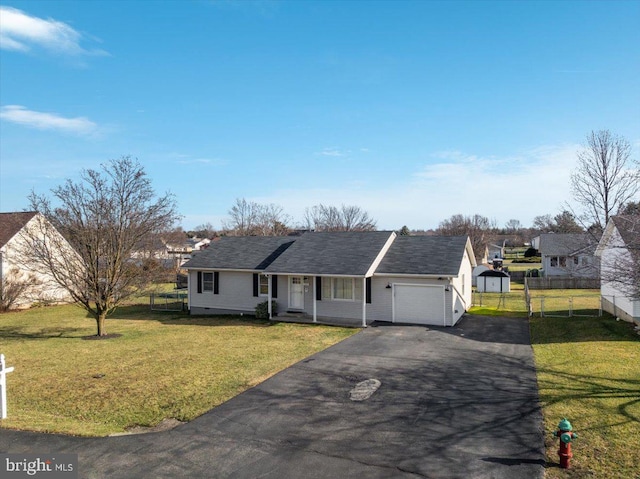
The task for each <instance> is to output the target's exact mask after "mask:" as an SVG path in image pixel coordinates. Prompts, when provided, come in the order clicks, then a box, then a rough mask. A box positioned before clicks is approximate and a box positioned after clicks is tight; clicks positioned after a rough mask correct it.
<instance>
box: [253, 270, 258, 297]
mask: <svg viewBox="0 0 640 479" xmlns="http://www.w3.org/2000/svg"><path fill="white" fill-rule="evenodd" d="M259 289H260V279H259V278H258V273H253V295H254V296H258V293H259Z"/></svg>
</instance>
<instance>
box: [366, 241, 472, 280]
mask: <svg viewBox="0 0 640 479" xmlns="http://www.w3.org/2000/svg"><path fill="white" fill-rule="evenodd" d="M466 245H467V237H466V236H398V237H397V238H396V240H395V241H394V242H393V244H392V245H391V248H389V251H388V252H387V254H386V255H385V257H384V259H383V260H382V261H381V263H380V265H379V266H378V268H377V269H376V271H375V272H376V274H394V273H395V274H421V275H443V276H456V275H457V274H458V272H459V271H460V265H461V263H462V258H463V255H464V251H465V248H466Z"/></svg>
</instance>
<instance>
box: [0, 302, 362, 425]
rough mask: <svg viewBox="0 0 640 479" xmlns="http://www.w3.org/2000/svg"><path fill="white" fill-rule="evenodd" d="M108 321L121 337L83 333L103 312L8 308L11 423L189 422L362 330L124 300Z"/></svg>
mask: <svg viewBox="0 0 640 479" xmlns="http://www.w3.org/2000/svg"><path fill="white" fill-rule="evenodd" d="M106 330H107V332H108V333H109V334H120V335H121V336H120V337H117V338H112V339H106V340H105V339H102V340H87V339H83V338H84V337H86V336H91V335H94V334H95V331H96V326H95V321H94V320H93V319H91V318H88V317H87V316H86V313H85V312H84V311H82V310H81V309H79V308H77V307H75V306H55V307H48V308H36V309H31V310H28V311H21V312H12V313H5V314H0V353H2V354H4V355H5V356H6V360H7V366H14V367H15V371H14V372H12V373H10V374H9V375H8V376H7V378H8V380H7V382H8V412H9V414H8V418H7V419H5V420H2V422H1V425H2V427H6V428H13V429H28V430H33V431H47V432H60V433H66V434H74V435H83V436H103V435H108V434H111V433H117V432H123V431H125V430H126V429H127V428H129V427H132V426H137V425H142V426H154V425H156V424H158V423H159V422H161V421H162V420H163V419H166V418H176V419H178V420H180V421H189V420H191V419H193V418H195V417H197V416H199V415H201V414H203V413H205V412H206V411H208V410H209V409H211V408H213V407H215V406H217V405H219V404H221V403H222V402H224V401H226V400H228V399H230V398H232V397H233V396H235V395H237V394H239V393H241V392H242V391H244V390H246V389H248V388H250V387H253V386H255V385H256V384H258V383H260V382H262V381H264V380H265V379H266V378H268V377H270V376H272V375H273V374H275V373H277V372H278V371H281V370H282V369H284V368H286V367H288V366H290V365H292V364H294V363H296V362H298V361H299V360H301V359H303V358H305V357H307V356H309V355H311V354H313V353H316V352H318V351H321V350H323V349H325V348H327V347H328V346H331V345H332V344H335V343H337V342H339V341H341V340H343V339H345V338H346V337H348V336H350V335H352V334H354V333H356V332H357V330H356V329H348V328H337V327H327V326H315V325H300V324H290V323H271V322H269V321H260V320H256V319H253V318H252V317H244V318H241V317H189V316H187V315H185V314H181V313H159V312H152V311H149V307H148V306H129V307H124V308H122V309H120V310H119V311H118V312H117V313H116V314H115V315H114V316H113V317H111V318H109V319H107V322H106Z"/></svg>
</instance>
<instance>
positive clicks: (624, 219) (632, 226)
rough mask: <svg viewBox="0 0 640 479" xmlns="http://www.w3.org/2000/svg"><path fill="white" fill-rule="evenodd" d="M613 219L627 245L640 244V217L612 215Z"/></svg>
mask: <svg viewBox="0 0 640 479" xmlns="http://www.w3.org/2000/svg"><path fill="white" fill-rule="evenodd" d="M611 220H612V221H613V224H614V225H616V229H617V230H618V232H619V233H620V236H622V239H623V240H624V242H625V244H626V245H627V246H635V248H638V246H639V245H640V217H638V216H629V215H617V216H612V217H611Z"/></svg>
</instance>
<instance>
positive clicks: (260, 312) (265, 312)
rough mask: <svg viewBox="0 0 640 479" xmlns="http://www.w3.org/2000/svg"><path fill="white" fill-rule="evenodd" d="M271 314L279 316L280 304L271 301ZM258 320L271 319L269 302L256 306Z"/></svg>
mask: <svg viewBox="0 0 640 479" xmlns="http://www.w3.org/2000/svg"><path fill="white" fill-rule="evenodd" d="M271 314H272V315H273V316H276V315H277V314H278V302H277V301H274V300H271ZM256 318H258V319H269V301H263V302H262V303H258V305H257V306H256Z"/></svg>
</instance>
